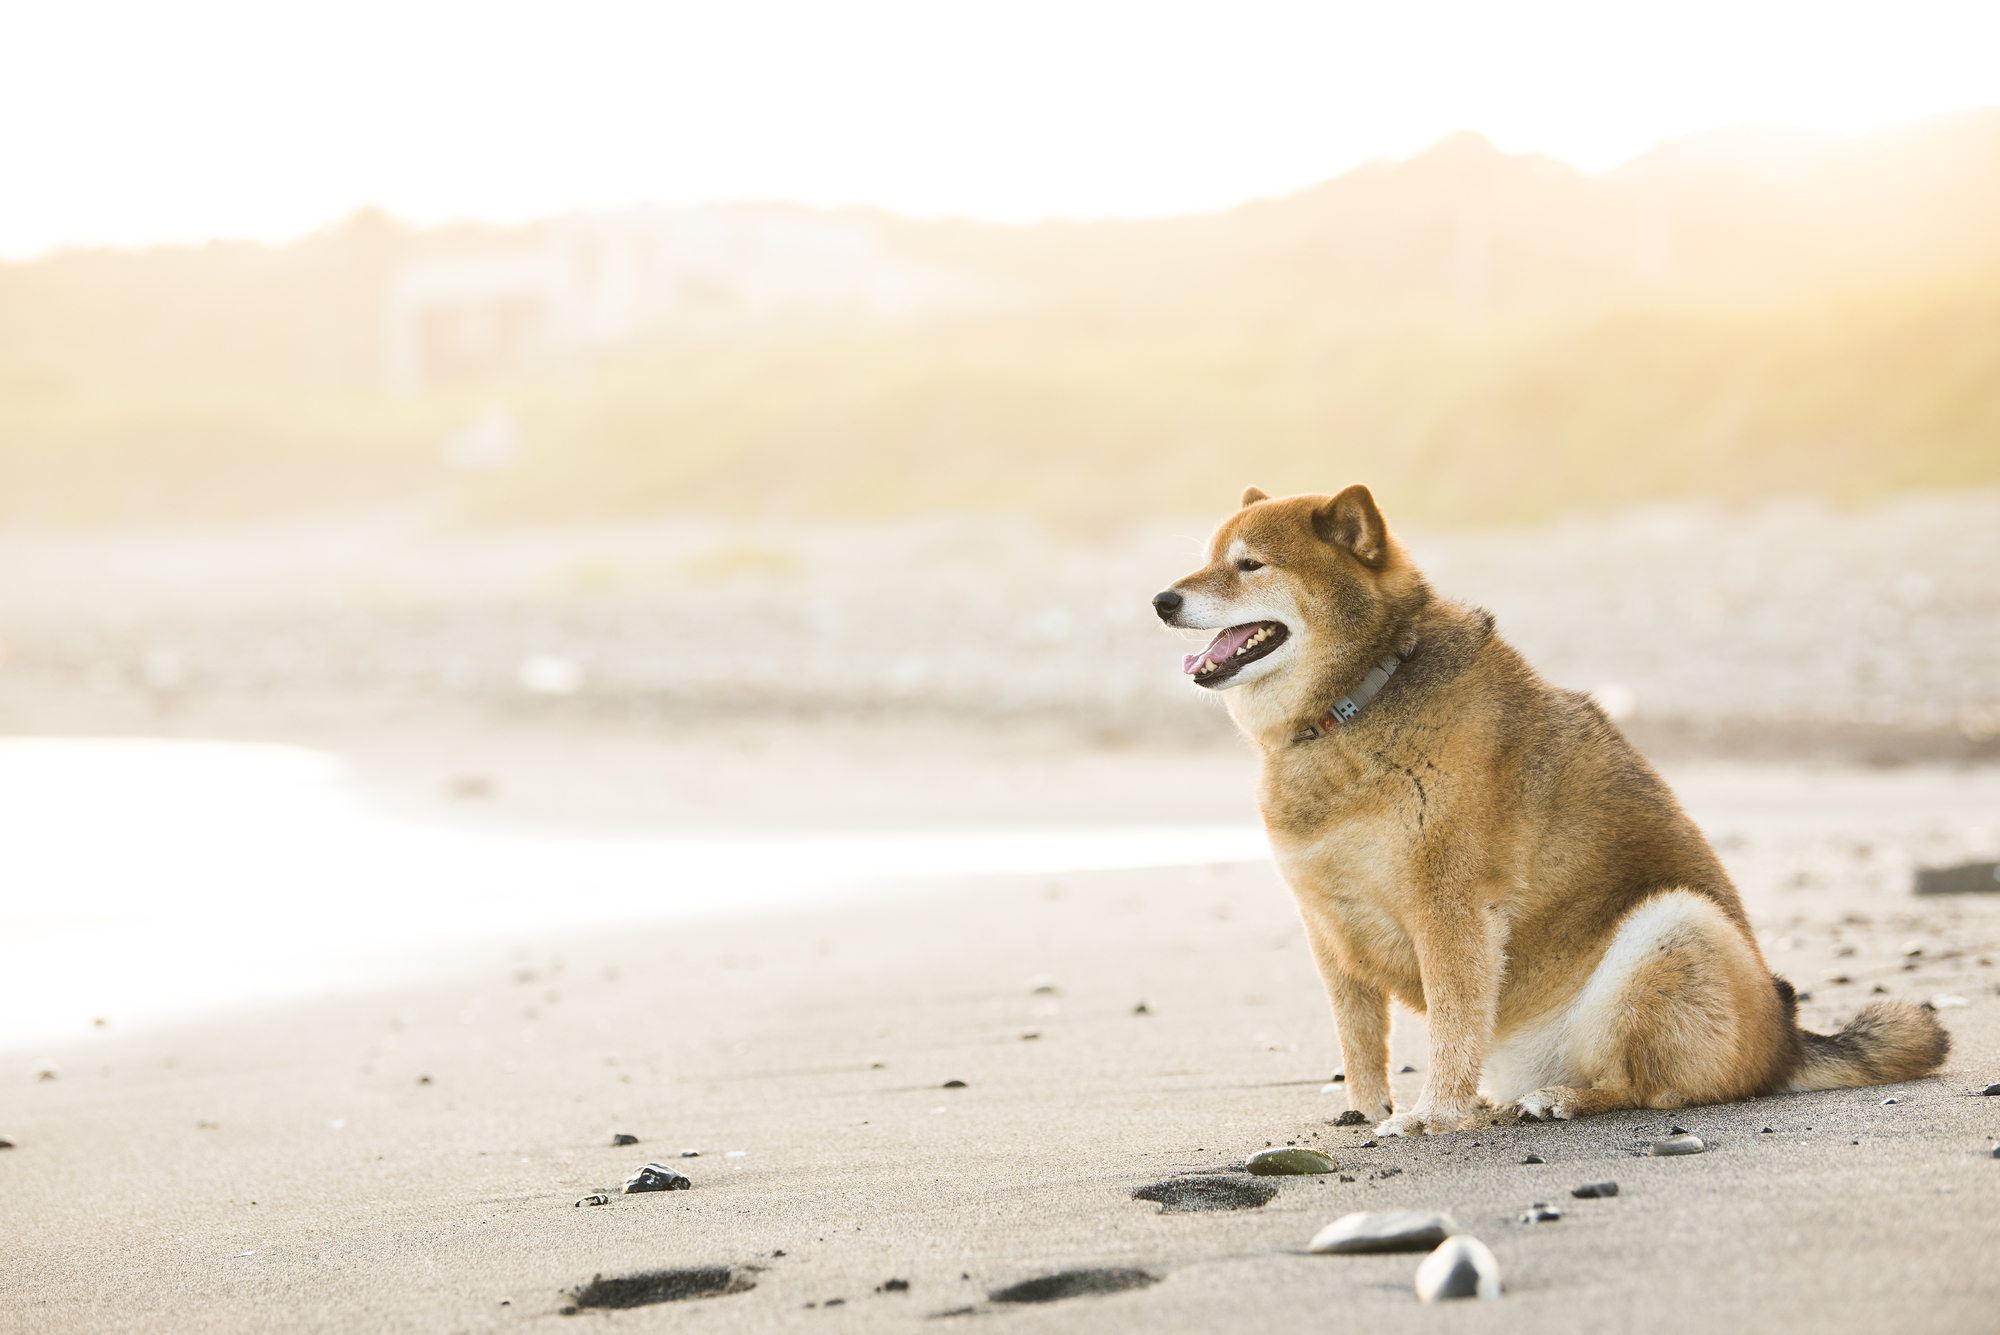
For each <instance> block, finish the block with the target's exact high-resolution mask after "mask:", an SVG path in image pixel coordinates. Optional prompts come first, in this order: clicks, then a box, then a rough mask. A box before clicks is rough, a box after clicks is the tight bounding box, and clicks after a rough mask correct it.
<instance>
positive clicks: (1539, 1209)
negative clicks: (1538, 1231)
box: [1521, 1205, 1563, 1224]
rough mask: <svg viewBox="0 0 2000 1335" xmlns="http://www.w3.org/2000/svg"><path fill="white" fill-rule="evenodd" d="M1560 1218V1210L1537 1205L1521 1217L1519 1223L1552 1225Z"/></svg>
mask: <svg viewBox="0 0 2000 1335" xmlns="http://www.w3.org/2000/svg"><path fill="white" fill-rule="evenodd" d="M1562 1217H1563V1216H1562V1211H1561V1210H1551V1209H1550V1208H1549V1207H1548V1206H1546V1205H1537V1206H1536V1207H1535V1208H1534V1209H1532V1210H1530V1211H1528V1212H1527V1213H1526V1214H1524V1215H1522V1216H1521V1222H1522V1223H1524V1224H1553V1223H1555V1222H1556V1221H1558V1220H1559V1219H1561V1218H1562Z"/></svg>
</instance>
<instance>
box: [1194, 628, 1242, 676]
mask: <svg viewBox="0 0 2000 1335" xmlns="http://www.w3.org/2000/svg"><path fill="white" fill-rule="evenodd" d="M1256 633H1257V623H1256V622H1254V621H1253V622H1251V623H1250V624H1249V625H1247V626H1232V627H1230V628H1229V629H1228V630H1225V631H1223V632H1222V633H1221V634H1220V635H1217V636H1216V637H1215V638H1214V639H1213V640H1211V641H1209V645H1208V648H1206V649H1204V650H1202V651H1201V652H1200V653H1198V654H1189V655H1188V656H1187V658H1186V659H1184V660H1183V661H1182V663H1181V671H1182V672H1184V673H1186V674H1187V675H1188V676H1190V677H1191V676H1193V675H1194V674H1195V673H1196V672H1199V671H1200V670H1201V665H1202V664H1203V663H1226V662H1228V661H1229V659H1230V656H1231V655H1233V654H1234V653H1235V652H1236V651H1237V650H1238V649H1241V648H1242V647H1243V645H1244V643H1245V642H1246V641H1247V640H1249V638H1250V637H1251V636H1252V635H1255V634H1256Z"/></svg>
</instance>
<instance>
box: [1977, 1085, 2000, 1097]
mask: <svg viewBox="0 0 2000 1335" xmlns="http://www.w3.org/2000/svg"><path fill="white" fill-rule="evenodd" d="M1979 1092H1980V1093H1981V1094H1984V1095H1985V1096H1986V1097H1987V1098H1989V1099H1990V1098H1992V1097H1993V1096H1994V1095H1996V1094H2000V1085H1988V1086H1987V1087H1986V1088H1984V1089H1982V1090H1980V1091H1979Z"/></svg>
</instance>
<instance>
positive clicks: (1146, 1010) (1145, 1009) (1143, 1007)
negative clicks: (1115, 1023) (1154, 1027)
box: [1132, 1001, 1153, 1015]
mask: <svg viewBox="0 0 2000 1335" xmlns="http://www.w3.org/2000/svg"><path fill="white" fill-rule="evenodd" d="M1132 1013H1133V1014H1134V1015H1151V1014H1152V1013H1153V1008H1152V1007H1151V1006H1148V1005H1147V1004H1146V1003H1145V1002H1143V1001H1142V1002H1140V1003H1139V1004H1138V1005H1136V1006H1134V1007H1133V1008H1132Z"/></svg>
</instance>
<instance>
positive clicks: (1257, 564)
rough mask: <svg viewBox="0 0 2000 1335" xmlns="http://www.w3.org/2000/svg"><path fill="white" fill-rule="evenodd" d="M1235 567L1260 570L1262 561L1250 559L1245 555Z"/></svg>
mask: <svg viewBox="0 0 2000 1335" xmlns="http://www.w3.org/2000/svg"><path fill="white" fill-rule="evenodd" d="M1236 568H1237V569H1238V570H1262V569H1263V568H1264V563H1263V562H1262V561H1252V560H1251V559H1250V558H1249V557H1247V556H1246V557H1244V558H1243V559H1242V560H1240V561H1238V562H1237V563H1236Z"/></svg>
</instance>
